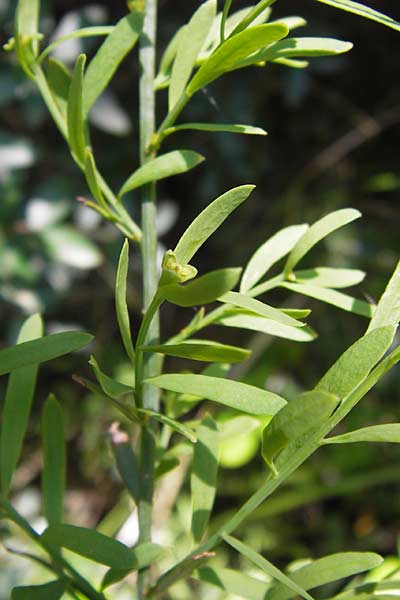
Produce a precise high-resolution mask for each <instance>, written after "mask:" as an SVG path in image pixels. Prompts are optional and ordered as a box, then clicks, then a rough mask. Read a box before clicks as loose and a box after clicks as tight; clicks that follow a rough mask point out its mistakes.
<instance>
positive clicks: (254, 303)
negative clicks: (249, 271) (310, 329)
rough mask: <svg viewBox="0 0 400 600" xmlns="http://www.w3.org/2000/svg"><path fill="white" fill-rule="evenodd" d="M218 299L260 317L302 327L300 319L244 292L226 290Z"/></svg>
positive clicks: (289, 325)
mask: <svg viewBox="0 0 400 600" xmlns="http://www.w3.org/2000/svg"><path fill="white" fill-rule="evenodd" d="M218 300H219V301H220V302H225V303H226V304H233V305H234V306H239V307H240V308H244V309H246V310H250V311H251V312H253V313H255V314H256V315H258V316H260V317H264V318H266V319H271V320H272V321H276V322H277V323H281V324H283V325H287V326H288V327H304V323H302V322H301V321H297V319H293V317H290V316H289V315H287V314H285V313H283V312H281V311H280V310H278V309H277V308H274V307H273V306H269V305H268V304H265V303H264V302H260V301H259V300H256V299H255V298H251V297H250V296H246V295H245V294H240V293H238V292H227V293H226V294H224V295H223V296H221V297H220V298H218Z"/></svg>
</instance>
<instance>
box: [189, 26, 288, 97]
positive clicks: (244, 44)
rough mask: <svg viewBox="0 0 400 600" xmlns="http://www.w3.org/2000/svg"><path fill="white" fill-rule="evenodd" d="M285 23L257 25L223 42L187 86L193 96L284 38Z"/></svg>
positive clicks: (286, 31) (286, 32)
mask: <svg viewBox="0 0 400 600" xmlns="http://www.w3.org/2000/svg"><path fill="white" fill-rule="evenodd" d="M288 31H289V30H288V28H287V27H285V26H284V25H279V24H277V25H270V24H267V25H255V26H254V27H250V28H249V29H246V30H245V31H242V32H241V33H238V34H237V35H233V36H232V37H230V38H228V39H227V40H226V41H225V42H224V43H223V44H221V45H220V46H219V47H218V48H217V49H216V50H215V52H214V53H213V54H211V56H210V57H209V58H208V59H207V60H206V61H205V63H204V64H203V65H202V66H201V67H200V69H199V70H198V71H197V73H196V74H195V76H194V77H193V79H192V80H191V81H190V83H189V85H188V87H187V94H188V95H189V96H192V95H193V94H194V93H195V92H197V91H198V90H200V89H201V88H204V87H205V86H207V85H208V84H209V83H211V82H212V81H214V80H215V79H218V77H220V76H221V75H222V74H223V73H226V72H227V71H231V70H233V69H235V68H237V65H238V63H240V61H242V60H243V59H245V58H246V57H247V56H249V55H251V54H252V53H253V52H256V51H257V50H259V49H260V48H263V47H264V46H267V45H269V44H272V43H273V42H276V41H277V40H280V39H282V38H283V37H285V36H286V35H287V34H288Z"/></svg>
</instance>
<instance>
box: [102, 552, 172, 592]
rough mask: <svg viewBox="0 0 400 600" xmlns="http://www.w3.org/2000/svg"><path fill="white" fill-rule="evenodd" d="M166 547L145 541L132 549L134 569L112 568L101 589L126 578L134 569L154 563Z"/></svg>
mask: <svg viewBox="0 0 400 600" xmlns="http://www.w3.org/2000/svg"><path fill="white" fill-rule="evenodd" d="M163 552H164V549H163V548H162V547H161V546H159V545H158V544H152V543H151V542H145V543H143V544H139V545H138V546H135V548H133V549H132V550H131V554H132V559H133V564H134V567H133V568H132V569H129V570H126V569H122V570H121V569H110V570H109V571H107V573H106V574H105V575H104V577H103V581H102V582H101V589H102V590H105V589H106V588H107V587H108V586H110V585H113V584H114V583H117V582H118V581H121V580H122V579H124V578H125V577H126V576H127V575H129V573H131V572H132V571H139V570H140V569H145V568H146V567H149V566H150V565H151V564H152V563H154V562H155V561H156V560H158V559H159V558H160V556H161V554H162V553H163Z"/></svg>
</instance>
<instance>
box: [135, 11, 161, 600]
mask: <svg viewBox="0 0 400 600" xmlns="http://www.w3.org/2000/svg"><path fill="white" fill-rule="evenodd" d="M156 26H157V0H145V18H144V24H143V31H142V35H141V38H140V51H139V53H140V54H139V55H140V67H141V77H140V84H139V113H140V114H139V119H140V163H141V164H142V165H143V164H145V163H146V162H147V161H148V160H149V159H151V158H154V154H155V153H153V154H149V153H148V151H147V149H148V147H149V145H150V142H151V139H152V136H153V133H154V130H155V92H154V76H155V44H156ZM142 236H143V237H142V246H141V249H142V268H143V308H144V310H147V308H148V307H149V306H150V304H151V301H152V299H153V297H154V295H155V292H156V289H157V285H158V265H157V230H156V187H155V183H151V184H149V185H147V186H144V187H143V190H142ZM158 337H159V317H158V312H157V311H156V312H155V314H154V316H153V318H152V320H151V323H150V325H149V327H148V331H147V334H146V338H145V340H144V342H145V343H147V344H149V343H150V342H152V343H154V342H155V341H156V340H157V339H158ZM159 365H160V360H159V357H158V356H157V354H152V355H147V356H146V358H145V360H143V368H142V367H141V368H140V375H141V377H143V378H144V377H151V376H155V375H157V374H158V373H159V368H160V366H159ZM136 384H137V385H139V387H140V389H141V390H142V391H141V405H142V406H143V408H146V409H151V410H156V411H157V410H158V409H159V391H158V389H157V388H155V387H154V386H149V385H144V386H143V389H142V382H141V381H140V382H136ZM155 452H156V444H155V425H154V423H153V422H152V421H150V422H149V424H148V426H147V427H145V428H143V429H142V435H141V451H140V455H141V464H140V475H141V497H140V500H139V506H138V513H139V541H140V542H149V541H151V523H152V508H153V491H154V463H155ZM147 583H148V572H147V571H142V572H140V573H139V577H138V585H137V592H138V598H139V600H141V599H142V598H143V597H144V593H145V588H146V586H147Z"/></svg>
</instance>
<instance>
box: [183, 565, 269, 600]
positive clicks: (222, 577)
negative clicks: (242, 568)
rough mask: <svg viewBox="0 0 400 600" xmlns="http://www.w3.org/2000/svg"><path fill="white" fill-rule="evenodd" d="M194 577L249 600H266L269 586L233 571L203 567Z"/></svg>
mask: <svg viewBox="0 0 400 600" xmlns="http://www.w3.org/2000/svg"><path fill="white" fill-rule="evenodd" d="M194 576H195V577H196V578H198V579H200V581H202V582H203V583H209V584H210V585H213V586H215V587H217V588H219V589H220V590H223V591H224V592H227V593H229V594H233V595H235V596H239V597H240V598H246V599H247V600H265V598H266V596H267V590H268V589H269V587H270V586H269V584H267V583H264V582H263V581H260V580H259V579H256V578H255V577H250V576H249V575H246V574H245V573H241V572H239V571H234V570H233V569H214V568H213V567H201V568H200V569H198V570H197V571H195V573H194Z"/></svg>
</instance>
